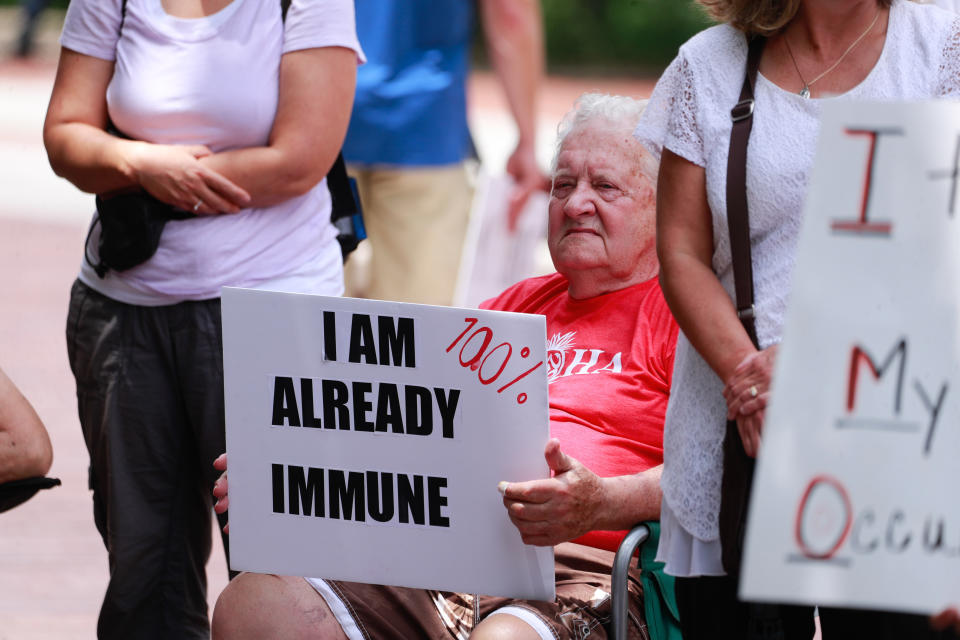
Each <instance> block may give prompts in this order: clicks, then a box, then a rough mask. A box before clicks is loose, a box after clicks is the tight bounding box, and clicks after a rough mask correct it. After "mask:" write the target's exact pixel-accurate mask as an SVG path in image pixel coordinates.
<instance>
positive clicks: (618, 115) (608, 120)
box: [550, 93, 660, 184]
mask: <svg viewBox="0 0 960 640" xmlns="http://www.w3.org/2000/svg"><path fill="white" fill-rule="evenodd" d="M646 106H647V101H646V100H636V99H634V98H629V97H627V96H614V95H609V94H606V93H584V94H583V95H581V96H580V97H579V98H577V101H576V102H574V103H573V108H572V109H571V110H570V111H568V112H567V114H566V115H565V116H563V119H562V120H561V121H560V124H559V125H557V146H556V149H554V152H553V162H552V163H551V165H550V170H551V172H552V173H556V171H557V157H558V156H559V155H560V151H561V149H563V143H564V142H565V141H566V139H567V137H568V136H569V135H570V134H571V133H573V132H574V131H577V130H580V129H583V128H586V127H587V126H590V125H593V124H595V123H598V122H599V123H604V124H606V125H608V126H612V127H613V128H615V129H622V130H623V131H624V132H625V133H626V134H627V135H628V136H630V139H631V140H633V141H634V142H635V144H636V145H637V155H638V159H639V164H640V166H639V167H638V168H639V169H640V171H642V172H643V173H644V174H645V175H646V176H647V177H648V178H650V179H651V180H652V181H653V182H654V184H656V181H657V173H658V171H659V168H660V163H659V162H658V161H657V159H656V158H655V157H654V156H653V155H652V154H651V153H650V152H649V151H647V150H646V149H645V148H644V147H643V145H641V144H640V142H639V141H637V139H636V138H634V136H633V131H634V129H636V128H637V125H638V124H639V123H640V116H641V115H643V110H644V109H645V108H646Z"/></svg>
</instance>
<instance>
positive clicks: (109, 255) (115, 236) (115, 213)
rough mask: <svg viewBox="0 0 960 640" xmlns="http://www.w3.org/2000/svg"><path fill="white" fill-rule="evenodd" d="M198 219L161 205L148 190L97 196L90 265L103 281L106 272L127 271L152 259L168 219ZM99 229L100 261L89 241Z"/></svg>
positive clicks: (88, 250) (92, 228)
mask: <svg viewBox="0 0 960 640" xmlns="http://www.w3.org/2000/svg"><path fill="white" fill-rule="evenodd" d="M193 217H195V216H194V214H192V213H190V212H189V211H184V210H183V209H177V208H176V207H173V206H171V205H169V204H167V203H165V202H161V201H159V200H157V199H156V198H154V197H153V196H151V195H150V194H149V193H147V192H145V191H134V192H130V193H122V194H119V195H115V196H102V195H98V196H97V215H96V217H95V218H94V220H93V223H92V224H91V225H90V232H89V233H87V241H86V243H85V245H84V253H85V257H86V260H87V262H89V263H90V266H91V267H93V270H94V271H96V272H97V275H98V276H100V277H101V278H103V277H104V276H105V275H106V273H107V271H108V270H110V269H113V270H114V271H125V270H127V269H130V268H133V267H135V266H137V265H138V264H142V263H144V262H146V261H147V260H149V259H150V258H151V257H152V256H153V254H154V253H156V251H157V247H158V246H159V244H160V234H162V233H163V227H164V226H165V225H166V224H167V221H168V220H185V219H187V218H193ZM98 226H99V227H100V238H99V240H98V241H97V254H98V256H99V261H97V262H94V261H93V259H92V258H91V256H90V238H91V237H92V235H93V230H94V228H96V227H98Z"/></svg>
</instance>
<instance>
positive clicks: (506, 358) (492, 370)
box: [447, 318, 543, 404]
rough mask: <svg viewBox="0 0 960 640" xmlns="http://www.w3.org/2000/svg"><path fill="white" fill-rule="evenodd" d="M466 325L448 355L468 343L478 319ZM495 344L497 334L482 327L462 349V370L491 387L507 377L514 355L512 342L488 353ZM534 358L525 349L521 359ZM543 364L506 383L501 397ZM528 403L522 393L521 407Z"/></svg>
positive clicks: (518, 397) (518, 399)
mask: <svg viewBox="0 0 960 640" xmlns="http://www.w3.org/2000/svg"><path fill="white" fill-rule="evenodd" d="M464 321H466V323H467V328H466V329H464V330H463V333H461V334H460V335H458V336H457V339H456V340H454V341H453V342H451V343H450V346H449V347H447V353H450V352H451V351H452V350H453V348H454V347H456V346H457V344H458V343H459V342H460V341H461V340H463V339H464V337H465V336H466V335H467V334H468V333H470V330H471V329H473V328H474V327H475V326H476V325H477V319H476V318H464ZM491 342H493V331H492V330H491V329H490V328H489V327H484V326H482V325H481V326H480V327H479V328H477V330H476V331H474V332H473V333H470V337H468V338H467V339H466V340H465V341H464V342H463V344H462V345H460V358H459V361H460V366H462V367H469V368H470V370H471V371H476V372H477V379H479V380H480V384H483V385H488V384H493V383H494V382H496V381H497V379H498V378H499V377H500V374H502V373H503V371H504V369H506V368H507V364H508V363H509V362H510V357H511V356H512V355H513V347H512V346H511V345H510V343H509V342H501V343H500V344H498V345H496V346H495V347H493V348H492V349H489V350H488V347H489V346H490V343H491ZM529 355H530V348H529V347H524V348H523V349H521V350H520V357H521V358H526V357H528V356H529ZM542 364H543V360H541V361H540V362H538V363H537V364H535V365H533V366H532V367H530V368H529V369H527V370H526V371H524V372H523V373H521V374H520V375H518V376H517V377H516V378H514V379H513V380H511V381H510V382H508V383H506V384H505V385H503V386H502V387H500V388H499V389H497V393H503V391H504V390H505V389H508V388H509V387H511V386H512V385H513V384H515V383H517V382H520V381H521V380H523V379H524V378H526V377H527V376H528V375H530V374H531V373H533V372H534V371H536V370H537V368H538V367H540V366H541V365H542ZM526 401H527V394H525V393H521V394H520V395H518V396H517V403H518V404H523V403H524V402H526Z"/></svg>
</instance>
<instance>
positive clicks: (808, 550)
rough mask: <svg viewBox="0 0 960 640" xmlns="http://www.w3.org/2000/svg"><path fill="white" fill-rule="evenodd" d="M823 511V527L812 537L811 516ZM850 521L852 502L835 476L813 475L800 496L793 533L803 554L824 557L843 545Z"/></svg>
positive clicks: (811, 556)
mask: <svg viewBox="0 0 960 640" xmlns="http://www.w3.org/2000/svg"><path fill="white" fill-rule="evenodd" d="M821 515H824V516H825V517H826V518H827V519H828V521H827V522H826V525H827V527H826V529H827V531H826V532H824V533H822V535H819V536H816V537H815V538H814V536H813V535H811V534H816V533H820V532H817V531H811V529H812V528H813V527H815V526H817V523H816V522H812V521H811V520H812V519H813V518H816V517H820V516H821ZM852 524H853V506H852V505H851V504H850V498H849V496H848V495H847V491H846V489H844V487H843V485H842V484H840V481H839V480H837V479H836V478H833V477H831V476H827V475H820V476H816V477H815V478H813V479H812V480H811V481H810V483H809V484H808V485H807V488H806V490H805V491H804V492H803V497H802V498H800V504H799V506H798V508H797V520H796V527H795V529H794V535H795V537H796V541H797V546H798V547H800V551H801V552H802V553H803V555H804V556H806V557H808V558H813V559H815V560H827V559H829V558H832V557H833V555H834V554H835V553H836V552H837V551H838V550H839V549H840V547H841V546H843V543H844V541H845V540H846V539H847V536H848V535H849V534H850V527H851V526H852Z"/></svg>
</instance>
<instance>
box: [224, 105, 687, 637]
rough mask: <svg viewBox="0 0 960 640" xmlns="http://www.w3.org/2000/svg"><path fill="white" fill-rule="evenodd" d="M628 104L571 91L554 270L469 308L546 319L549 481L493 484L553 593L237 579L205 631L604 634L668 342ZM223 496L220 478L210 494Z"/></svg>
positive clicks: (645, 492) (635, 629) (652, 448)
mask: <svg viewBox="0 0 960 640" xmlns="http://www.w3.org/2000/svg"><path fill="white" fill-rule="evenodd" d="M642 110H643V104H642V103H640V102H637V101H634V100H631V99H629V98H623V97H612V96H601V95H586V96H583V97H581V99H580V100H579V101H578V102H577V105H576V106H575V108H574V110H573V111H571V113H570V114H568V115H567V117H566V118H565V119H564V122H563V123H562V125H561V129H560V136H559V143H558V153H557V157H556V161H555V170H554V175H553V190H552V194H551V199H550V206H549V237H548V242H549V246H550V254H551V256H552V258H553V263H554V265H555V266H556V269H557V273H555V274H553V275H550V276H545V277H541V278H533V279H529V280H525V281H523V282H520V283H518V284H516V285H514V286H513V287H511V288H510V289H508V290H507V291H505V292H504V293H503V294H501V295H500V296H498V297H497V298H495V299H493V300H490V301H488V302H487V303H485V304H484V306H485V307H487V308H490V309H498V310H506V311H515V312H522V313H536V314H542V315H544V316H546V320H547V335H548V336H549V342H548V351H549V353H548V360H549V369H548V380H549V383H550V387H549V404H550V430H551V440H550V442H549V443H548V444H547V446H546V451H545V456H546V460H547V463H548V464H549V466H550V468H551V470H552V472H553V473H552V476H553V477H552V478H550V479H546V480H533V481H528V482H512V483H507V482H502V483H501V486H500V490H501V492H502V493H503V502H504V506H505V507H506V508H507V510H508V512H509V515H510V519H511V520H512V522H513V523H514V524H515V525H516V527H517V529H518V530H519V532H520V535H521V536H522V537H523V540H524V542H526V543H528V544H534V545H555V549H554V551H555V554H554V555H555V559H556V580H557V598H556V600H555V601H554V602H533V601H510V600H507V599H505V598H492V597H477V596H472V595H468V594H454V593H441V592H436V591H426V590H421V589H403V588H397V587H383V586H377V585H365V584H357V583H347V582H340V581H332V580H329V581H328V580H321V579H313V578H310V579H306V580H304V579H301V578H279V577H275V576H264V575H255V574H245V575H242V576H240V577H239V578H237V579H235V580H234V581H233V582H232V583H231V584H230V585H229V586H228V587H227V588H226V589H225V590H224V592H223V594H222V595H221V596H220V599H219V602H218V604H217V608H216V610H215V612H214V620H213V627H214V637H215V638H270V637H276V638H301V637H303V638H307V637H310V638H313V637H316V638H350V639H351V640H353V639H357V638H364V639H370V638H376V639H379V638H404V639H407V638H446V637H450V638H465V637H466V636H468V635H469V636H470V637H471V638H474V639H481V640H482V639H487V638H511V639H525V638H531V639H536V638H545V639H553V638H588V637H589V638H604V637H606V632H605V630H604V628H603V624H602V623H603V622H605V621H606V619H607V617H608V616H609V607H610V602H609V600H610V598H609V595H608V594H609V592H610V570H611V566H612V564H613V555H614V550H615V549H616V547H617V545H618V544H619V542H620V540H621V539H622V537H623V531H622V530H623V529H625V528H628V527H629V526H631V525H633V524H635V523H636V522H639V521H642V520H648V519H656V518H658V517H659V513H660V488H659V479H660V469H661V466H662V464H661V463H662V459H663V451H662V432H663V419H664V414H665V411H666V406H667V398H668V395H669V388H670V377H671V372H672V369H673V351H674V344H675V342H676V337H677V327H676V324H675V323H674V321H673V318H672V316H671V315H670V312H669V310H668V309H667V306H666V303H665V302H664V300H663V295H662V293H661V292H660V287H659V284H658V281H657V274H658V271H659V265H658V262H657V257H656V252H655V248H654V244H655V238H654V217H655V214H654V209H655V200H656V193H655V184H656V170H657V165H656V163H655V162H654V161H653V159H652V158H651V156H650V155H649V154H648V153H647V152H646V151H645V150H644V149H643V147H642V146H640V144H639V143H637V142H636V141H635V140H634V138H633V136H632V135H631V132H632V131H633V128H634V126H635V125H636V122H637V120H638V119H639V116H640V113H641V112H642ZM225 491H226V487H225V482H224V483H222V484H221V486H220V487H219V488H218V490H217V491H216V492H215V493H217V494H218V495H219V496H221V497H223V496H224V494H225ZM225 506H226V504H225V501H224V500H223V499H221V504H220V505H219V506H218V509H219V510H221V511H222V510H223V508H225ZM465 553H469V550H468V549H466V550H465ZM431 561H432V559H431V558H424V562H431ZM633 577H634V580H633V581H632V584H631V589H632V590H633V591H634V593H635V594H636V595H637V596H639V595H640V593H639V592H640V588H639V583H638V582H637V581H636V578H637V576H636V575H635V576H633ZM632 600H633V602H632V604H631V606H632V616H631V618H632V619H633V622H634V624H633V626H632V628H631V634H632V636H633V637H637V638H643V637H646V628H645V625H644V624H643V623H642V622H641V621H642V609H641V608H640V598H639V597H636V598H633V599H632Z"/></svg>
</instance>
